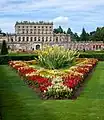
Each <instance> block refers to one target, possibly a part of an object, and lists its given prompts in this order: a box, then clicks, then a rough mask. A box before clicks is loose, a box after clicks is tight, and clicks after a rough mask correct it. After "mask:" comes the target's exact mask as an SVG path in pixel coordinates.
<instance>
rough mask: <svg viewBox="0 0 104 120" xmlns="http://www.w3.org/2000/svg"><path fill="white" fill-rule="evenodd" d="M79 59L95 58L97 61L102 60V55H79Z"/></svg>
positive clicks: (103, 55)
mask: <svg viewBox="0 0 104 120" xmlns="http://www.w3.org/2000/svg"><path fill="white" fill-rule="evenodd" d="M79 57H80V58H96V59H98V60H104V53H81V54H80V56H79Z"/></svg>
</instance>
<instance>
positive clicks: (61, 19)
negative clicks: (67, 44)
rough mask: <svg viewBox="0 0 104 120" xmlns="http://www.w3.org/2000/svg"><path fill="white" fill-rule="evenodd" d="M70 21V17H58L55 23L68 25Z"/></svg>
mask: <svg viewBox="0 0 104 120" xmlns="http://www.w3.org/2000/svg"><path fill="white" fill-rule="evenodd" d="M68 20H69V18H68V17H64V16H59V17H56V18H54V19H53V23H55V24H67V23H68Z"/></svg>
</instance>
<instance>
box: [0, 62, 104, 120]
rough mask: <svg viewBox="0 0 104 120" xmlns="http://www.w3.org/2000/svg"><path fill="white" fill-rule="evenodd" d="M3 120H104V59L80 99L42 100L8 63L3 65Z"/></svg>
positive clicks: (0, 81) (0, 103) (0, 78)
mask: <svg viewBox="0 0 104 120" xmlns="http://www.w3.org/2000/svg"><path fill="white" fill-rule="evenodd" d="M0 110H1V114H2V120H104V62H99V63H98V65H97V67H96V69H95V72H93V74H92V76H90V78H89V80H88V81H87V82H86V84H85V88H84V90H83V91H82V92H81V95H80V97H78V99H77V100H46V101H44V100H40V99H39V98H38V96H37V95H36V94H35V93H34V92H33V90H32V89H30V88H28V86H27V85H26V84H24V82H23V81H22V80H21V79H20V78H19V76H18V74H17V73H16V72H15V71H13V70H12V69H11V68H10V67H8V66H6V65H1V66H0Z"/></svg>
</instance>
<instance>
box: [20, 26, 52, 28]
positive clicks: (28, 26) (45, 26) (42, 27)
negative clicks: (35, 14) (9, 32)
mask: <svg viewBox="0 0 104 120" xmlns="http://www.w3.org/2000/svg"><path fill="white" fill-rule="evenodd" d="M21 27H22V28H52V26H18V28H21Z"/></svg>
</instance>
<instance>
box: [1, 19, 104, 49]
mask: <svg viewBox="0 0 104 120" xmlns="http://www.w3.org/2000/svg"><path fill="white" fill-rule="evenodd" d="M2 40H6V41H7V45H8V47H9V48H11V49H12V50H18V49H22V50H36V49H42V48H43V46H44V45H46V44H47V45H56V44H57V45H59V46H64V47H65V48H66V49H72V50H103V49H104V43H103V42H102V41H98V42H92V41H89V42H72V41H71V39H70V35H69V34H64V33H58V34H56V33H54V32H53V23H52V22H43V21H39V22H28V21H23V22H16V24H15V34H6V36H3V35H0V43H1V42H2Z"/></svg>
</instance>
